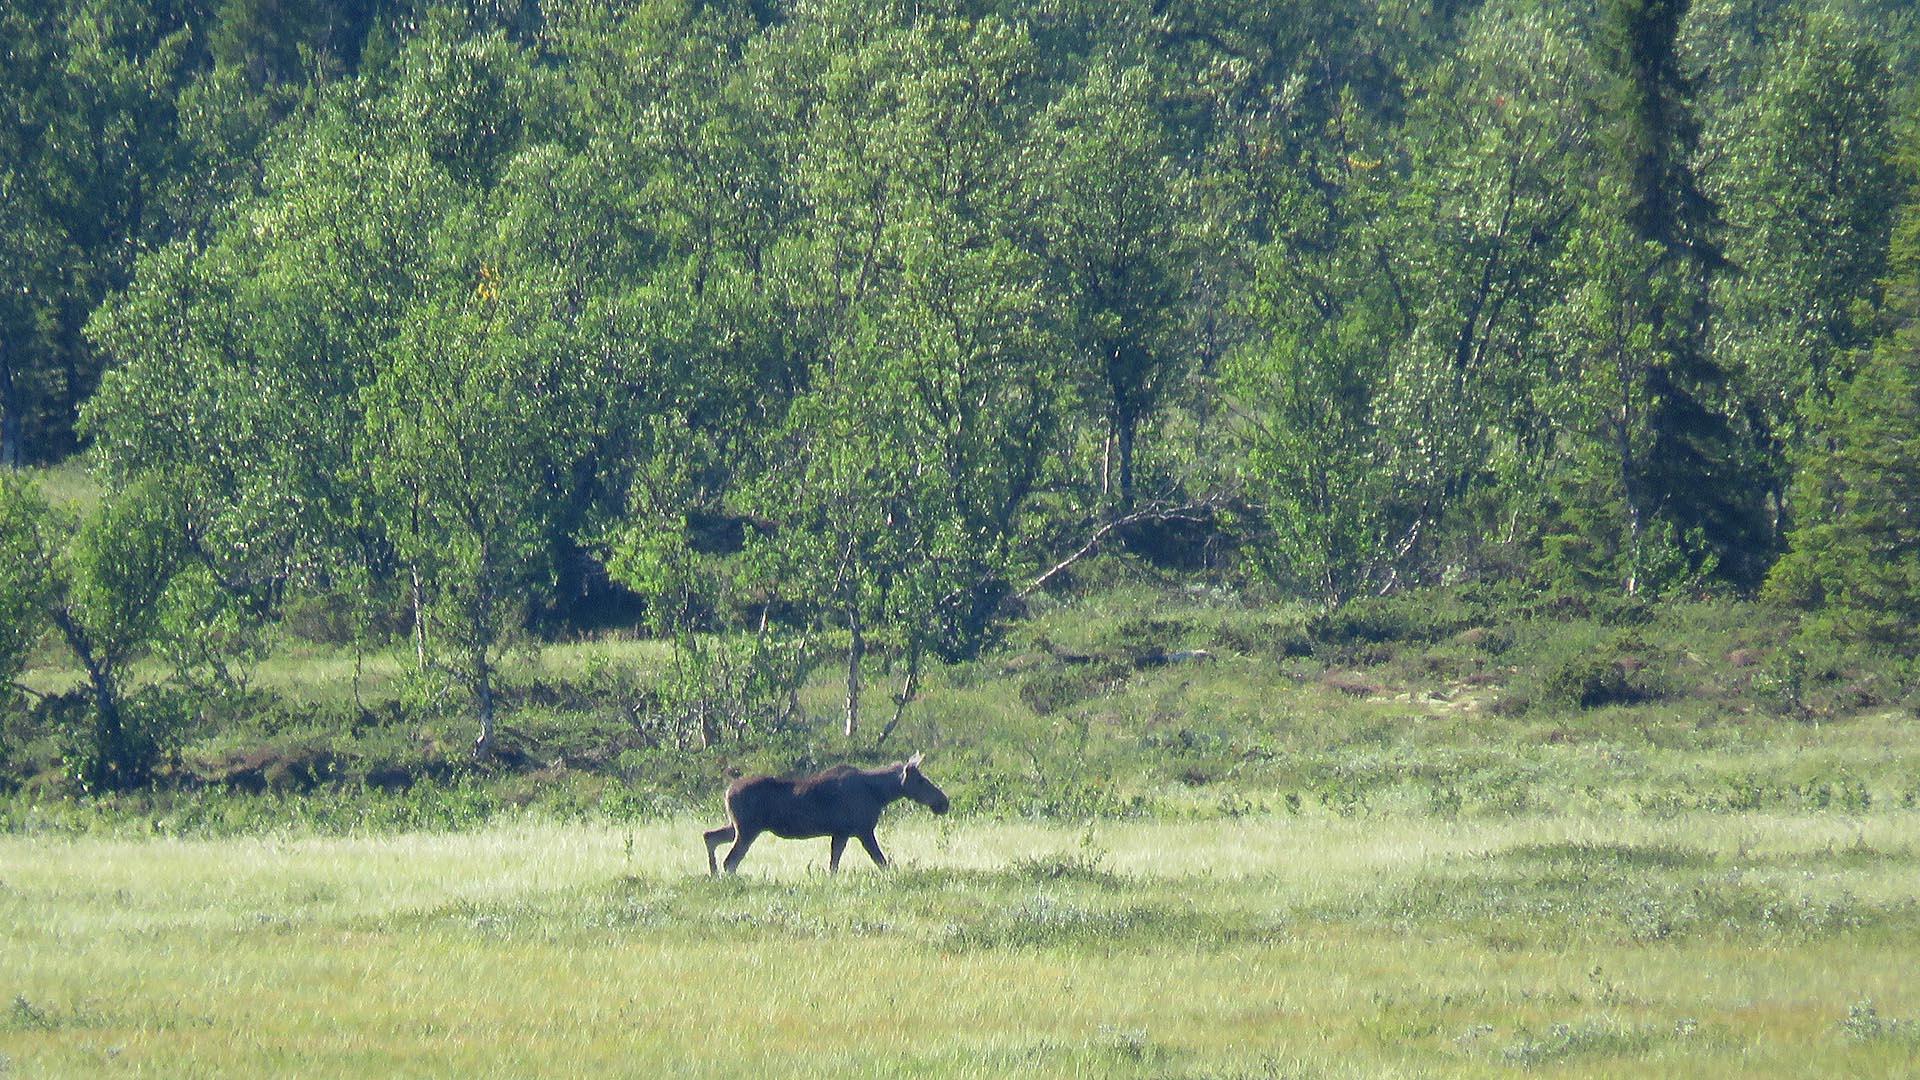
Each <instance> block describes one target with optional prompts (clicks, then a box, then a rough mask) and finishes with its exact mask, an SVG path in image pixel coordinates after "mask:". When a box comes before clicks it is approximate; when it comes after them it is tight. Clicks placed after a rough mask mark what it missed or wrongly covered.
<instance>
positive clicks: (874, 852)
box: [860, 829, 887, 866]
mask: <svg viewBox="0 0 1920 1080" xmlns="http://www.w3.org/2000/svg"><path fill="white" fill-rule="evenodd" d="M860 846H861V847H863V848H866V849H867V854H869V855H871V856H873V865H875V866H885V865H887V857H886V856H885V855H883V854H881V853H880V841H879V840H877V839H875V838H874V835H873V830H871V829H869V830H867V831H866V832H863V833H861V834H860Z"/></svg>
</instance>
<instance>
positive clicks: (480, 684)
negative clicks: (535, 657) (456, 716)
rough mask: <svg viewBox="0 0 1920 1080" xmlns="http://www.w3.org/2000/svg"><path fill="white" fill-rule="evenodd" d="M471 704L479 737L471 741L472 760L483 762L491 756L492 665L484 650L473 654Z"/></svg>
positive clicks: (478, 650)
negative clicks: (476, 716) (476, 714)
mask: <svg viewBox="0 0 1920 1080" xmlns="http://www.w3.org/2000/svg"><path fill="white" fill-rule="evenodd" d="M473 704H474V708H475V709H476V710H477V711H478V712H479V714H480V737H479V738H477V739H475V740H473V759H474V760H475V761H485V760H487V759H488V758H491V757H492V756H493V665H491V664H489V663H488V662H487V654H486V650H485V649H476V650H474V653H473Z"/></svg>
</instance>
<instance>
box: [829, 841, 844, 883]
mask: <svg viewBox="0 0 1920 1080" xmlns="http://www.w3.org/2000/svg"><path fill="white" fill-rule="evenodd" d="M845 850H847V838H846V837H844V836H838V835H836V836H835V837H834V838H833V855H832V856H831V857H830V858H828V859H827V871H828V872H829V873H836V874H837V873H839V872H840V853H841V852H843V851H845Z"/></svg>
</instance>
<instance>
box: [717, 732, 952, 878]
mask: <svg viewBox="0 0 1920 1080" xmlns="http://www.w3.org/2000/svg"><path fill="white" fill-rule="evenodd" d="M901 798H907V799H912V800H913V801H915V802H917V803H920V804H922V805H924V806H927V807H930V808H931V809H932V810H933V812H934V813H936V814H944V813H946V812H947V807H948V805H949V804H948V801H947V795H946V792H944V791H941V790H940V789H939V788H938V787H936V786H934V783H933V781H931V780H929V779H927V778H926V775H925V774H924V773H922V772H921V771H920V755H919V754H915V755H913V756H912V757H911V758H908V759H907V760H906V761H902V762H900V763H898V764H895V765H888V766H885V767H882V768H878V769H856V768H853V767H852V766H848V765H840V766H836V767H834V768H831V769H828V770H826V771H825V772H819V773H814V774H813V775H811V776H802V777H798V778H796V779H781V778H779V777H773V776H750V777H747V778H745V779H743V780H736V781H734V783H733V785H732V786H731V787H729V788H727V817H728V819H729V820H730V822H731V823H730V824H727V825H723V826H721V827H720V828H718V829H709V830H707V832H706V834H705V837H706V841H707V872H708V873H713V874H717V873H719V872H720V865H719V864H716V863H715V861H714V852H715V850H716V849H718V848H719V846H720V845H721V844H724V843H726V842H727V841H729V840H731V841H733V847H732V848H731V849H729V850H728V851H727V858H726V862H725V866H726V869H727V872H728V873H732V872H733V871H734V870H736V869H738V868H739V866H740V860H741V859H744V858H746V855H747V848H749V847H751V846H752V845H753V842H754V840H755V839H757V838H758V837H759V836H760V834H761V833H772V834H773V835H775V836H779V837H785V838H786V839H788V840H805V839H810V838H813V837H818V836H826V837H831V838H832V841H833V845H832V849H831V851H832V854H831V857H830V859H829V861H828V864H827V866H828V869H830V870H838V869H840V853H841V852H842V851H845V850H846V847H847V841H848V840H849V839H850V838H852V837H856V836H857V837H859V838H860V845H861V846H862V847H864V848H866V849H867V854H868V855H871V856H872V857H873V861H874V863H875V865H878V866H885V865H887V857H886V856H885V855H883V854H881V852H880V842H879V841H878V840H876V839H874V835H873V830H874V827H875V826H876V825H878V824H879V822H880V812H881V811H882V810H885V809H886V808H887V806H888V804H890V803H892V802H893V801H894V800H895V799H901Z"/></svg>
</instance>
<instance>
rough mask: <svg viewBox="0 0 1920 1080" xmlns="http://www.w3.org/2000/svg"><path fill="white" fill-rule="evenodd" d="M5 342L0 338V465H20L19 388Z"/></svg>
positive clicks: (16, 466)
mask: <svg viewBox="0 0 1920 1080" xmlns="http://www.w3.org/2000/svg"><path fill="white" fill-rule="evenodd" d="M10 356H11V354H10V353H8V352H7V342H6V341H5V340H3V339H0V467H5V468H8V469H17V468H19V467H20V459H21V457H22V450H21V447H20V440H21V434H20V428H21V421H20V388H19V387H18V386H17V385H16V384H15V383H14V378H13V361H12V360H11V359H10V358H9V357H10Z"/></svg>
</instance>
